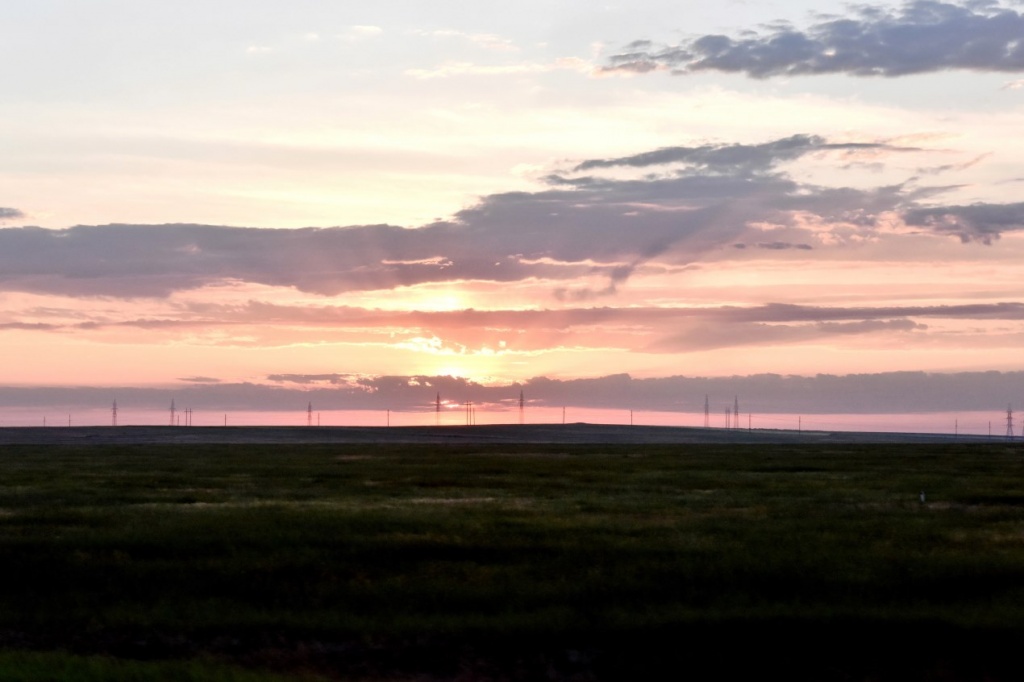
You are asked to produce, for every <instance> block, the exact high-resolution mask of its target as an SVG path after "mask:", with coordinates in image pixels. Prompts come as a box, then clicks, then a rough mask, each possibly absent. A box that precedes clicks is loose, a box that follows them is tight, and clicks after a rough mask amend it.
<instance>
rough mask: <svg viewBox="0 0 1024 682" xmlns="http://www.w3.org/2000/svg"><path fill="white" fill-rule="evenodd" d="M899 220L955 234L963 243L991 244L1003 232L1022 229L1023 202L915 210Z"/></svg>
mask: <svg viewBox="0 0 1024 682" xmlns="http://www.w3.org/2000/svg"><path fill="white" fill-rule="evenodd" d="M903 219H904V221H905V222H906V223H907V225H911V226H917V227H926V228H928V229H929V230H932V231H933V232H937V233H940V234H951V235H955V236H957V237H959V238H960V241H962V242H964V243H967V242H981V243H983V244H991V243H992V242H993V241H995V240H997V239H999V236H1000V234H1002V233H1003V232H1007V231H1016V230H1022V229H1024V202H1021V203H1016V204H972V205H970V206H939V207H934V208H915V209H912V210H909V211H907V212H906V213H905V214H904V217H903Z"/></svg>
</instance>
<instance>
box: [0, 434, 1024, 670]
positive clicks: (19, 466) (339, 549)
mask: <svg viewBox="0 0 1024 682" xmlns="http://www.w3.org/2000/svg"><path fill="white" fill-rule="evenodd" d="M10 431H19V430H14V429H12V430H10ZM53 431H56V429H53ZM172 431H175V434H174V437H173V438H167V439H165V441H164V442H161V441H160V439H158V438H146V439H141V440H140V439H139V438H137V437H134V436H133V437H132V438H131V439H129V440H128V441H126V442H110V441H109V439H107V440H103V439H101V438H99V437H95V438H89V437H87V435H86V436H83V437H82V438H81V439H79V440H72V441H70V442H69V441H67V439H66V435H67V434H65V435H64V436H62V437H63V438H65V440H64V441H61V442H38V439H35V441H36V442H33V439H34V436H33V437H26V434H27V431H24V430H21V431H20V433H21V435H20V436H18V435H17V434H14V435H11V434H6V435H4V436H2V437H0V442H4V443H6V444H4V445H3V446H2V447H0V557H2V561H0V576H2V579H0V645H2V646H3V648H4V650H5V652H4V653H2V654H0V678H4V679H26V680H35V679H40V680H42V679H69V680H70V679H115V680H116V679H125V680H128V679H131V680H145V679H183V680H240V681H242V680H244V681H248V680H280V679H346V680H349V679H350V680H414V679H415V680H442V679H463V680H472V679H492V680H519V679H523V680H525V679H531V680H532V679H555V680H570V679H571V680H605V679H609V680H611V679H615V680H618V679H623V680H625V679H645V678H646V679H657V678H660V677H662V676H663V674H664V671H665V670H677V671H684V672H688V673H689V676H691V677H695V678H697V679H708V678H722V677H726V676H735V675H741V674H742V675H747V676H756V677H761V676H767V675H769V674H770V673H771V674H772V675H773V676H778V675H779V674H782V675H784V676H785V677H786V678H787V679H814V680H821V679H835V680H849V679H864V680H867V679H894V680H895V679H900V680H906V679H920V680H932V679H934V680H947V679H953V680H959V679H971V680H973V679H978V680H982V679H988V680H1002V679H1006V680H1009V679H1020V676H1021V670H1022V666H1021V664H1020V663H1019V661H1018V658H1019V657H1018V655H1017V654H1018V652H1019V651H1021V650H1022V645H1024V450H1022V449H1021V448H1020V447H1019V445H1018V443H1016V442H1007V441H1001V442H989V443H978V442H973V443H971V442H951V441H939V442H855V440H854V441H848V442H841V441H837V440H836V439H826V438H814V439H812V440H810V441H808V440H801V439H796V440H793V439H789V440H788V441H787V440H786V439H775V440H774V441H771V440H766V442H761V443H757V442H742V443H731V442H726V441H725V440H724V438H723V439H719V440H718V441H715V439H709V440H711V441H715V442H696V441H693V442H669V443H657V442H638V443H628V442H619V441H615V439H611V440H612V441H613V442H607V443H600V442H589V443H586V442H582V443H581V442H554V443H552V442H547V443H545V442H515V441H514V439H510V440H498V441H495V439H493V438H492V439H490V440H488V439H487V438H482V439H480V438H478V439H473V438H470V439H469V440H470V441H471V442H457V441H456V442H430V443H417V442H383V441H382V440H381V439H377V440H372V439H369V438H364V439H359V438H356V439H354V440H353V439H350V441H349V442H309V441H308V440H307V441H301V439H295V442H290V441H289V439H288V438H286V437H280V438H278V437H275V438H271V439H267V438H266V437H263V438H259V437H250V438H245V437H243V436H244V434H242V433H241V431H234V432H233V433H234V434H235V436H237V437H235V438H232V439H229V440H230V441H231V442H226V441H224V440H223V439H222V438H221V436H218V438H221V440H220V442H210V440H211V439H205V441H204V439H203V438H195V437H193V436H189V438H191V440H185V441H183V440H182V438H184V436H183V435H182V434H181V431H185V429H178V430H172ZM263 433H264V434H265V433H266V432H263ZM581 433H583V434H584V436H581V437H582V438H584V439H585V437H586V435H585V434H586V433H591V432H587V431H585V430H584V431H583V432H581ZM392 437H393V436H392ZM5 438H6V440H4V439H5ZM104 438H105V437H104ZM716 438H717V436H716ZM19 439H20V442H17V441H19ZM315 440H316V439H313V441H315ZM360 440H362V442H356V441H360ZM523 440H529V439H523ZM534 440H537V441H541V440H543V439H542V438H536V439H534ZM577 440H578V439H577ZM648 440H649V439H648ZM922 493H923V496H924V499H923V500H922Z"/></svg>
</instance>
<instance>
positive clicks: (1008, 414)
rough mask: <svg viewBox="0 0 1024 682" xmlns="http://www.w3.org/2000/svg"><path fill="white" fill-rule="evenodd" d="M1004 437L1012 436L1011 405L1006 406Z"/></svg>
mask: <svg viewBox="0 0 1024 682" xmlns="http://www.w3.org/2000/svg"><path fill="white" fill-rule="evenodd" d="M1006 437H1007V438H1010V439H1012V438H1013V405H1007V406H1006Z"/></svg>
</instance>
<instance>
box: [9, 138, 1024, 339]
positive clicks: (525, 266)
mask: <svg viewBox="0 0 1024 682" xmlns="http://www.w3.org/2000/svg"><path fill="white" fill-rule="evenodd" d="M860 150H869V151H871V152H877V151H879V150H888V151H902V149H901V148H898V147H893V146H890V145H888V144H886V143H885V142H865V143H830V142H828V141H827V140H825V139H823V138H820V137H817V136H812V135H794V136H791V137H787V138H782V139H778V140H774V141H769V142H766V143H764V144H758V145H730V144H721V145H702V146H696V147H675V148H668V149H661V150H655V151H653V152H650V153H646V154H637V155H633V156H628V157H620V158H610V159H591V160H587V161H583V162H582V163H580V164H578V165H577V168H578V169H583V171H585V172H586V173H589V172H590V171H600V170H601V169H605V168H611V167H615V166H625V167H630V168H637V169H640V168H643V167H644V166H646V165H649V164H654V163H657V164H666V163H671V164H674V167H673V168H670V169H669V170H667V171H666V172H664V173H663V174H661V175H658V176H646V177H641V178H632V179H629V178H627V179H620V178H608V177H602V176H600V175H592V174H579V171H569V172H566V173H561V174H553V175H551V176H549V177H548V178H547V183H548V185H547V187H546V188H545V189H542V190H540V191H536V192H506V193H498V194H492V195H488V196H485V197H483V198H481V199H480V200H479V201H478V202H477V203H476V204H474V205H472V206H470V207H468V208H466V209H464V210H462V211H460V212H458V213H457V214H456V215H455V216H454V217H453V219H452V220H448V221H437V222H434V223H430V224H427V225H423V226H421V227H418V228H414V229H410V228H403V227H397V226H393V225H357V226H349V227H328V228H298V229H257V228H244V227H237V228H233V227H223V226H211V225H192V224H171V225H92V226H90V225H80V226H77V227H72V228H69V229H66V230H46V229H41V228H37V227H21V228H0V290H16V291H30V292H37V293H54V294H63V295H71V296H111V297H122V298H131V297H146V296H151V297H161V296H167V295H169V294H170V293H172V292H174V291H181V290H188V289H195V288H199V287H202V286H205V285H211V284H220V283H224V282H232V281H239V282H250V283H257V284H263V285H268V286H278V287H293V288H295V289H298V290H301V291H305V292H311V293H316V294H323V295H337V294H340V293H343V292H347V291H357V290H364V291H365V290H377V289H392V288H395V287H400V286H409V285H415V284H422V283H431V282H455V281H467V280H484V281H491V282H515V281H522V280H526V279H536V280H546V281H551V282H552V283H553V284H552V293H553V295H555V296H558V297H560V298H561V299H563V300H577V301H584V300H593V299H596V298H600V297H604V296H610V295H613V294H614V293H615V292H616V291H617V290H618V289H619V287H621V286H622V284H623V283H624V282H626V281H627V280H628V279H629V277H630V276H631V275H632V273H633V272H635V271H636V269H637V268H638V267H641V266H642V265H644V264H645V263H648V262H649V261H651V260H652V259H661V260H663V261H664V262H668V263H672V264H680V263H692V262H696V261H698V260H700V259H702V258H703V257H704V256H705V254H707V253H709V252H711V251H714V250H718V249H721V248H725V247H728V246H729V245H731V244H735V243H736V242H737V241H738V238H739V237H740V236H741V235H742V234H743V233H744V232H745V231H746V230H747V226H748V225H749V224H751V223H762V224H774V225H781V226H797V227H798V225H797V223H798V222H799V221H798V220H796V216H798V215H801V216H804V217H805V218H806V217H808V216H810V217H811V218H814V219H816V220H817V222H818V223H819V224H823V225H828V224H836V223H841V224H843V225H844V226H845V227H844V229H853V230H862V231H864V232H866V233H871V232H872V231H873V230H874V229H875V228H876V227H877V224H878V221H879V216H881V215H888V214H891V213H893V212H895V213H902V214H905V215H906V216H907V217H908V220H909V221H910V222H911V224H913V225H915V226H919V227H923V228H925V229H926V231H931V232H933V233H935V234H939V235H950V234H952V235H956V236H959V237H961V239H964V240H965V241H972V240H977V241H982V242H985V243H991V242H992V241H993V240H994V239H996V238H998V235H999V234H1000V233H1001V232H1002V231H1004V230H1007V229H1017V227H1018V223H1017V222H1015V221H1016V220H1017V218H1016V217H1015V216H1017V215H1018V214H1019V213H1020V206H1019V205H1017V204H1010V205H977V206H969V207H950V208H948V209H941V211H944V213H943V212H939V211H940V209H933V208H927V209H926V208H923V207H922V204H921V202H922V201H924V200H926V199H933V198H934V196H935V195H937V194H941V193H942V192H943V191H946V190H948V189H949V188H941V187H916V186H911V185H909V184H900V185H891V186H885V187H878V188H873V189H871V188H869V189H858V188H850V187H821V186H816V185H812V184H807V183H800V182H797V181H795V180H794V179H793V178H792V177H790V176H789V175H788V174H787V173H786V172H783V171H781V170H779V169H778V168H777V167H776V166H777V165H778V164H779V163H781V162H783V161H787V160H792V159H795V158H798V157H800V156H804V155H807V154H814V153H819V152H830V151H839V152H840V153H856V152H857V151H860ZM786 237H787V238H785V239H778V240H772V239H767V240H765V241H764V242H759V243H757V245H758V246H759V247H760V248H762V249H763V250H774V251H777V252H778V253H779V257H780V258H782V257H785V255H784V253H783V252H785V251H790V250H794V249H797V250H801V249H802V250H806V249H807V247H808V246H810V244H809V243H808V242H807V241H804V242H801V241H799V240H798V239H794V235H793V234H792V233H790V234H788V235H786ZM806 238H807V239H809V238H810V237H806ZM581 278H587V279H588V280H589V281H591V282H592V281H593V279H594V278H603V279H604V280H605V283H604V284H603V285H598V286H593V285H591V284H588V285H587V287H583V288H580V287H578V286H572V285H570V284H569V283H570V282H572V281H574V280H580V279H581ZM166 323H167V322H166V321H162V320H152V321H151V324H152V325H153V326H155V327H158V326H160V325H163V324H166Z"/></svg>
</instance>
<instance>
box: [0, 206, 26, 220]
mask: <svg viewBox="0 0 1024 682" xmlns="http://www.w3.org/2000/svg"><path fill="white" fill-rule="evenodd" d="M24 217H25V214H24V213H22V212H21V211H19V210H18V209H16V208H8V207H5V206H0V220H14V219H17V218H24Z"/></svg>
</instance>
